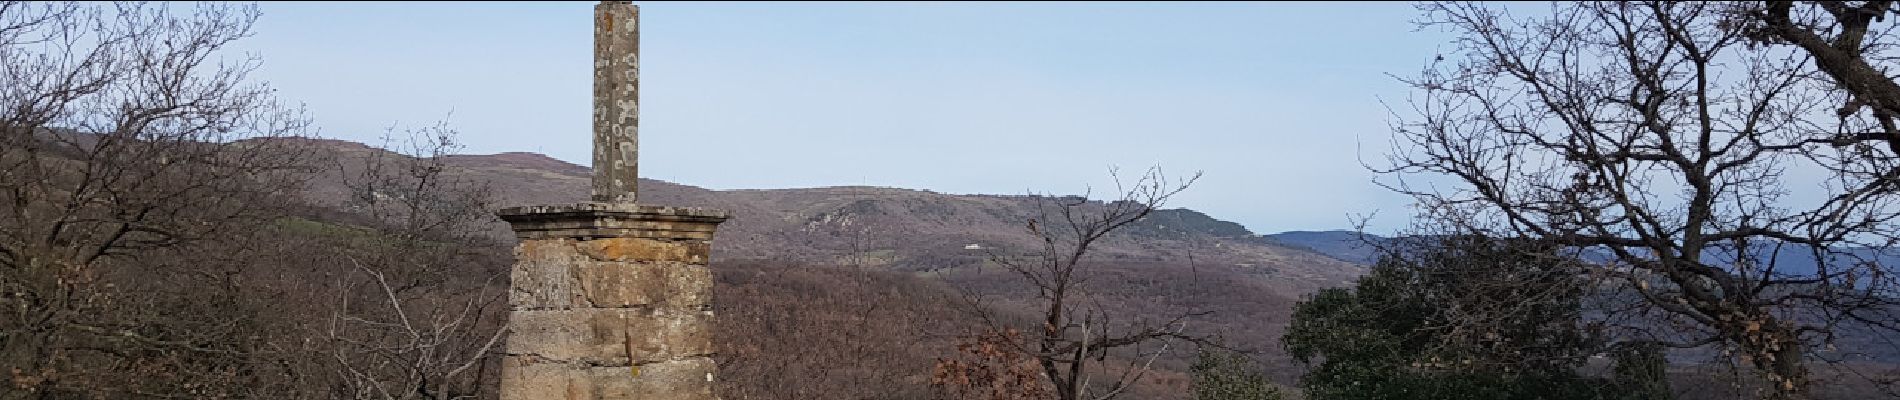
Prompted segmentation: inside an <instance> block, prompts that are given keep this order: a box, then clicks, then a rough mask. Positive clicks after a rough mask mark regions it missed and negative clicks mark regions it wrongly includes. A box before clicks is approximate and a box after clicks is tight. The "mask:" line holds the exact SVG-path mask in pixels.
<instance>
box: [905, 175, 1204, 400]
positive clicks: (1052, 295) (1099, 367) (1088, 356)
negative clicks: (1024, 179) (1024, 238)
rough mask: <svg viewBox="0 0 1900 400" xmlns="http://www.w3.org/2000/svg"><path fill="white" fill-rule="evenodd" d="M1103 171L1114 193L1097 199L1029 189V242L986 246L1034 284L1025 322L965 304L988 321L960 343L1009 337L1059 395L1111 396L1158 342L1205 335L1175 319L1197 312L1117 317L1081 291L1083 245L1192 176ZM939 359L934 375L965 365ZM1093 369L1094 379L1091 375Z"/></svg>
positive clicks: (1134, 375)
mask: <svg viewBox="0 0 1900 400" xmlns="http://www.w3.org/2000/svg"><path fill="white" fill-rule="evenodd" d="M1111 176H1115V178H1116V179H1115V183H1116V191H1117V195H1119V196H1120V197H1119V198H1117V199H1115V200H1112V201H1108V202H1106V203H1104V202H1100V201H1092V200H1089V198H1088V195H1087V194H1084V195H1082V196H1062V197H1056V196H1041V195H1032V196H1031V197H1032V198H1033V199H1034V200H1033V201H1035V202H1036V205H1037V208H1036V209H1037V211H1038V213H1039V215H1037V216H1034V217H1032V218H1029V219H1028V220H1027V221H1025V224H1024V228H1025V229H1026V230H1027V232H1028V233H1029V235H1030V236H1031V237H1033V238H1034V239H1036V240H1035V242H1036V246H1037V247H1036V248H1034V249H1033V250H1031V251H1029V252H1028V253H1027V254H1023V255H1012V254H1003V253H996V252H992V253H991V256H990V260H991V262H992V263H994V264H996V265H998V266H1001V267H1002V268H1003V269H1004V270H1006V271H1008V272H1009V273H1011V274H1013V275H1015V276H1016V277H1018V278H1020V279H1021V280H1023V281H1026V282H1027V283H1029V284H1030V285H1031V286H1032V287H1033V289H1034V290H1035V293H1036V298H1037V299H1038V300H1039V303H1040V304H1037V305H1036V307H1035V310H1036V311H1037V312H1038V315H1037V317H1036V318H1035V319H1036V321H1035V322H1034V323H1033V324H1031V325H1033V326H1029V327H1022V328H1023V329H1018V327H1016V326H1014V325H1017V324H1015V323H1012V322H1011V321H1010V319H1009V318H1003V317H1000V316H997V315H993V313H991V312H990V311H988V309H987V308H985V307H982V306H981V304H980V301H979V300H980V299H974V298H973V299H972V301H971V305H972V307H971V309H972V310H973V311H975V312H977V313H978V314H980V315H981V317H982V318H983V319H984V320H985V321H987V322H988V324H989V326H990V329H989V330H988V331H987V332H986V334H985V335H982V336H980V337H977V338H975V341H974V342H971V343H970V344H969V346H976V347H977V348H981V349H991V350H994V349H995V347H996V346H998V344H999V343H1004V344H1013V345H1011V346H1013V347H1016V348H1014V349H1009V350H1012V351H1017V352H1020V354H1023V355H1027V357H1028V358H1029V359H1032V360H1034V362H1035V365H1036V367H1037V368H1039V369H1040V372H1041V377H1042V379H1046V380H1047V384H1048V385H1049V389H1050V390H1049V392H1050V393H1052V394H1053V395H1054V396H1055V397H1056V398H1058V399H1062V400H1080V399H1090V400H1101V399H1112V398H1115V397H1116V396H1119V395H1122V394H1124V393H1125V392H1126V391H1127V390H1128V389H1129V388H1130V387H1131V385H1133V384H1134V383H1135V382H1136V381H1138V380H1140V379H1141V378H1142V377H1144V376H1145V375H1146V374H1147V372H1148V371H1149V366H1151V365H1152V363H1153V362H1154V361H1155V359H1157V358H1158V357H1160V356H1161V355H1162V354H1164V353H1165V352H1167V351H1168V350H1169V349H1170V346H1172V345H1173V344H1174V343H1175V341H1181V340H1185V341H1191V342H1196V343H1202V344H1211V343H1208V342H1207V341H1206V340H1203V338H1201V337H1198V336H1194V335H1191V334H1189V333H1188V332H1186V323H1185V321H1186V320H1187V319H1189V318H1191V317H1195V316H1199V315H1203V314H1205V313H1201V312H1189V313H1184V314H1181V315H1177V316H1174V317H1172V318H1170V319H1168V320H1165V321H1147V320H1140V321H1124V320H1118V319H1117V318H1118V317H1122V315H1116V314H1115V313H1112V312H1110V311H1109V310H1107V309H1105V308H1103V307H1102V306H1101V304H1099V303H1098V302H1096V301H1094V300H1093V299H1092V296H1090V294H1089V292H1088V288H1087V283H1088V278H1089V276H1090V274H1089V272H1090V268H1089V267H1090V260H1089V249H1090V248H1091V246H1094V245H1095V244H1096V243H1098V242H1100V241H1101V240H1103V239H1104V238H1107V237H1109V235H1110V234H1112V233H1114V232H1115V231H1116V230H1117V229H1120V228H1122V227H1125V226H1128V224H1131V223H1134V222H1135V221H1139V220H1141V219H1142V218H1144V217H1147V216H1148V215H1149V214H1150V213H1153V212H1154V211H1155V210H1157V209H1159V208H1160V207H1161V206H1163V205H1164V204H1166V203H1167V201H1168V199H1170V198H1172V197H1174V195H1176V194H1179V193H1181V191H1183V190H1186V189H1187V188H1188V186H1189V185H1192V184H1193V183H1194V181H1195V180H1197V179H1199V178H1200V174H1199V173H1196V174H1194V175H1193V176H1191V177H1189V178H1188V179H1186V180H1185V181H1173V180H1170V179H1169V178H1168V177H1167V176H1166V175H1164V174H1163V173H1162V171H1161V170H1160V169H1159V168H1152V169H1149V170H1148V171H1147V172H1146V173H1144V174H1143V175H1142V176H1141V177H1139V178H1137V179H1136V180H1135V181H1134V182H1133V183H1132V184H1130V185H1128V186H1123V182H1122V181H1121V178H1120V177H1119V176H1118V175H1115V174H1114V173H1113V171H1111ZM1006 332H1022V333H1021V334H1020V338H1017V336H1012V335H1005V334H1004V333H1006ZM999 335H1001V336H999ZM969 346H966V347H969ZM966 350H967V349H966ZM1111 353H1114V355H1115V356H1116V357H1125V358H1126V359H1127V360H1132V361H1131V362H1130V364H1131V365H1124V366H1119V368H1114V370H1111V369H1109V368H1106V367H1107V366H1109V365H1111V364H1110V363H1107V362H1105V361H1107V359H1108V357H1110V355H1111ZM973 354H977V355H980V356H982V358H986V359H1002V360H1009V359H1011V358H1010V357H1003V356H998V355H997V354H994V351H985V352H977V353H973ZM951 361H954V360H951ZM958 365H965V366H969V367H970V368H979V367H984V366H985V365H984V364H982V363H977V362H971V363H961V364H956V363H952V364H950V365H949V366H950V367H951V369H957V368H955V367H957V366H958ZM943 366H944V365H940V368H939V369H940V371H939V372H938V376H939V377H940V380H942V379H941V377H943V376H957V377H961V376H963V375H967V374H965V373H963V372H966V371H942V369H943V368H942V367H943ZM1006 368H1008V367H1007V366H1006ZM964 369H969V368H964ZM979 375H982V374H979ZM991 375H994V374H991ZM1097 377H1102V378H1103V379H1102V380H1101V381H1096V380H1095V379H1096V378H1097ZM1004 378H1006V377H1004ZM980 380H982V381H985V382H992V383H994V382H1006V381H1009V380H1007V379H1003V380H998V379H980ZM953 381H957V382H962V381H967V379H955V380H953Z"/></svg>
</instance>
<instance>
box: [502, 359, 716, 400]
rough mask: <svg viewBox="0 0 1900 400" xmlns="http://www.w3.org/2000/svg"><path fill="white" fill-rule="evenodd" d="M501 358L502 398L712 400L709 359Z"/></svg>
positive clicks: (712, 366)
mask: <svg viewBox="0 0 1900 400" xmlns="http://www.w3.org/2000/svg"><path fill="white" fill-rule="evenodd" d="M527 360H528V359H527V358H525V357H512V356H511V357H509V358H508V359H507V360H505V361H503V363H504V364H503V367H504V368H502V377H501V382H502V386H501V387H502V389H501V398H503V399H524V400H526V399H533V400H546V399H553V400H581V399H642V400H645V399H653V400H713V399H717V398H718V397H715V396H714V395H713V379H714V376H713V374H714V367H715V365H714V364H713V361H712V359H711V358H706V357H696V358H690V359H685V360H676V361H667V362H659V363H651V364H644V365H638V366H611V367H602V366H588V365H585V364H564V363H533V362H526V361H527Z"/></svg>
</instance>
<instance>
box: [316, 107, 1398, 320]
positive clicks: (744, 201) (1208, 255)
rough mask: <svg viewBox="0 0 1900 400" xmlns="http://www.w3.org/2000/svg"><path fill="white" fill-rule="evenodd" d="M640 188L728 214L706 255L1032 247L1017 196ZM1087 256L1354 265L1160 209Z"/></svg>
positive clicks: (557, 179) (1299, 285) (572, 189)
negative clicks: (730, 213)
mask: <svg viewBox="0 0 1900 400" xmlns="http://www.w3.org/2000/svg"><path fill="white" fill-rule="evenodd" d="M319 144H321V145H322V146H321V147H324V148H327V149H331V150H333V151H336V152H337V154H340V155H344V156H355V157H361V156H365V155H369V154H372V153H370V152H380V151H383V150H378V149H374V148H371V147H368V146H364V145H361V144H356V143H350V142H344V141H335V140H324V141H319ZM384 155H385V156H389V155H392V154H389V153H385V154H384ZM446 161H447V163H448V164H449V165H450V166H451V167H452V170H451V171H450V174H451V175H452V176H457V177H461V178H467V179H470V180H473V181H479V182H487V183H488V184H490V185H491V186H492V188H493V189H494V194H495V195H496V197H497V200H498V203H499V204H497V206H501V207H506V206H515V205H531V204H561V203H574V202H582V201H586V200H587V199H588V195H589V193H588V191H589V188H590V176H589V175H588V174H589V173H590V172H589V171H590V170H589V169H588V168H586V167H582V166H579V165H574V164H572V163H568V162H565V161H561V160H558V159H554V158H552V157H548V156H545V155H541V154H535V153H526V152H511V153H501V154H489V155H455V156H449V157H447V158H446ZM345 173H348V172H347V171H345ZM639 191H640V192H639V201H640V202H641V203H644V204H656V205H673V206H691V207H707V208H716V209H723V210H727V211H730V212H732V213H733V215H734V217H733V218H732V219H731V220H728V221H727V222H726V223H724V224H722V225H721V226H720V228H719V232H718V234H717V237H716V238H715V243H716V245H715V246H714V257H715V258H727V259H767V260H785V261H799V262H808V263H816V264H822V265H860V266H869V267H879V268H893V269H899V270H913V271H930V270H936V269H943V268H957V267H964V266H974V265H980V264H982V263H984V262H985V261H986V260H987V258H988V256H989V254H990V252H992V251H999V252H1012V251H1020V250H1028V249H1031V248H1033V246H1036V242H1035V241H1033V240H1032V238H1031V237H1029V235H1027V234H1026V232H1025V231H1024V229H1023V225H1022V221H1023V220H1024V218H1025V217H1028V216H1031V215H1033V214H1035V204H1036V198H1035V197H1032V196H1025V195H953V194H943V193H937V192H932V191H927V190H913V189H900V188H888V187H869V186H837V187H819V188H802V189H744V190H710V189H705V188H699V187H693V186H688V185H681V184H676V183H671V182H664V181H657V180H652V179H641V180H640V181H639ZM310 192H311V196H314V197H316V198H318V199H321V200H330V201H335V200H341V199H343V198H344V197H342V196H343V195H344V194H345V193H347V191H345V190H344V189H343V187H342V185H341V183H340V179H328V180H319V181H318V182H313V184H312V187H311V189H310ZM493 225H494V228H493V229H494V232H493V233H494V234H496V235H497V236H506V235H507V231H506V226H505V225H504V224H500V223H499V222H497V223H495V224H493ZM1093 256H1094V257H1095V259H1097V260H1099V261H1104V262H1120V263H1156V264H1170V265H1174V264H1179V265H1187V264H1193V265H1203V266H1214V265H1222V266H1233V267H1239V268H1246V269H1247V270H1249V271H1253V273H1255V274H1257V275H1260V276H1262V277H1264V278H1266V279H1265V280H1266V281H1268V282H1270V283H1271V285H1270V286H1272V287H1275V288H1277V289H1276V290H1277V291H1282V294H1285V295H1291V294H1294V293H1304V292H1310V291H1313V290H1317V289H1318V288H1324V287H1334V286H1341V285H1345V284H1348V283H1350V282H1351V281H1352V280H1353V279H1355V278H1356V277H1357V276H1358V275H1359V274H1360V273H1361V272H1362V270H1363V268H1361V267H1360V266H1359V265H1355V264H1353V263H1350V262H1345V261H1341V260H1340V259H1337V258H1335V257H1333V256H1329V255H1327V254H1324V253H1321V252H1316V251H1314V250H1311V249H1307V248H1300V247H1292V246H1288V245H1285V244H1280V243H1274V242H1269V241H1262V240H1260V239H1259V238H1258V236H1257V235H1254V234H1253V232H1251V231H1248V230H1247V229H1246V228H1245V227H1243V226H1241V225H1240V224H1237V223H1234V222H1231V221H1224V220H1220V219H1217V218H1215V217H1213V216H1209V215H1207V214H1205V213H1201V212H1199V211H1194V210H1190V209H1184V208H1176V209H1164V210H1157V211H1156V212H1154V213H1153V214H1151V215H1149V216H1148V217H1147V218H1145V219H1143V220H1141V221H1138V222H1136V223H1135V224H1131V225H1129V226H1127V227H1125V228H1124V229H1123V230H1121V231H1120V232H1118V234H1117V235H1114V236H1112V237H1110V238H1107V239H1105V240H1104V241H1102V242H1100V244H1099V245H1098V246H1096V248H1095V251H1094V252H1093Z"/></svg>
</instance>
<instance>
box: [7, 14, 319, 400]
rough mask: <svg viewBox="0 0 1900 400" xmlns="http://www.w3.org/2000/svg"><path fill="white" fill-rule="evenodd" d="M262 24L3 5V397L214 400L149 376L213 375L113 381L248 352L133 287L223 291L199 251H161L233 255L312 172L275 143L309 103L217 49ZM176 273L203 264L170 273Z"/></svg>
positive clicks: (244, 17) (197, 389)
mask: <svg viewBox="0 0 1900 400" xmlns="http://www.w3.org/2000/svg"><path fill="white" fill-rule="evenodd" d="M257 15H258V14H257V10H256V8H255V7H245V6H233V5H204V6H200V7H196V8H176V9H174V8H173V7H170V6H165V5H147V4H82V3H64V2H60V3H55V2H21V1H5V2H0V310H3V311H0V313H4V315H3V316H0V371H4V372H0V374H7V375H10V376H8V379H7V381H8V382H9V383H8V384H7V385H6V386H7V387H6V388H5V389H0V398H16V397H33V396H50V397H59V395H55V394H58V393H66V394H77V393H95V394H97V393H119V394H121V395H123V394H128V393H129V394H138V395H147V396H184V397H200V396H215V395H216V394H215V393H213V392H216V391H217V390H220V388H219V387H212V386H211V385H203V383H205V382H204V381H199V382H196V383H197V384H195V385H192V384H187V385H174V386H162V385H159V384H156V383H151V382H150V381H161V382H170V381H171V380H170V378H178V379H187V380H189V379H217V378H216V377H212V376H199V377H191V376H177V375H176V374H174V375H169V376H158V375H154V376H150V377H147V378H145V379H143V380H145V381H148V382H135V383H136V384H138V386H137V387H121V386H115V385H113V384H108V383H105V382H106V381H111V382H120V383H124V382H122V381H124V379H121V378H119V376H121V375H126V374H128V373H138V372H135V371H136V368H140V367H139V366H140V365H150V363H154V362H159V361H158V359H157V358H154V357H164V358H166V359H171V360H184V361H183V362H191V360H194V359H199V358H208V357H212V356H213V355H219V354H225V355H228V354H234V353H238V352H241V351H242V350H243V349H242V348H240V347H237V346H238V345H237V344H236V343H238V342H240V341H241V340H231V341H224V340H223V339H228V338H227V337H224V336H219V334H214V333H213V332H210V331H205V330H201V329H222V328H218V327H217V326H216V325H219V324H225V325H229V324H231V323H232V322H233V320H230V319H223V320H219V321H207V323H208V324H209V325H204V326H184V325H183V324H182V323H181V322H180V321H187V320H194V319H203V318H199V317H202V316H199V315H189V314H181V313H187V312H188V311H185V310H181V309H178V308H177V307H173V306H170V305H169V304H170V302H173V301H174V300H178V298H174V297H162V296H161V297H153V296H143V295H137V294H127V293H128V292H129V291H135V290H146V289H152V290H173V289H175V288H162V287H154V286H156V285H153V284H148V283H149V282H152V281H155V279H146V278H153V277H159V278H167V279H174V278H175V279H181V280H182V279H200V280H197V281H194V282H202V283H206V285H205V287H204V288H202V291H213V290H214V289H217V288H219V287H221V286H219V284H218V282H220V281H219V280H218V279H223V278H222V277H220V276H219V273H217V272H214V271H213V270H212V269H211V268H210V265H211V264H212V262H211V261H209V258H200V259H199V260H200V261H204V264H205V265H191V264H192V263H190V262H165V261H161V260H165V259H167V258H165V257H158V256H159V255H166V254H170V255H173V256H176V255H179V254H189V253H190V252H192V251H193V250H192V249H197V247H196V246H199V245H202V244H207V243H218V242H226V244H229V243H230V242H232V241H230V240H226V239H230V238H232V237H233V236H234V235H236V234H238V232H240V231H242V230H245V229H249V228H251V227H254V226H257V225H260V222H261V221H264V220H266V219H267V218H269V216H271V215H274V208H275V207H276V205H279V204H283V203H285V201H283V200H282V198H281V197H280V193H284V192H287V191H289V190H291V189H293V188H295V187H296V186H297V184H298V183H299V179H300V178H301V177H302V176H304V175H306V174H307V172H308V168H306V167H307V166H308V165H310V164H309V163H308V160H306V159H305V158H304V156H306V155H307V152H304V151H302V150H300V149H301V147H300V142H299V141H295V140H281V139H283V138H292V137H299V136H302V135H304V133H305V132H306V131H307V129H306V128H307V126H308V123H309V120H308V119H307V118H306V117H305V116H304V114H303V112H302V110H300V109H298V108H295V107H290V106H286V105H284V104H281V103H279V102H278V101H277V100H276V98H275V97H274V95H273V92H274V90H273V89H271V88H269V87H268V86H264V85H262V84H258V83H255V82H253V81H252V80H251V79H249V74H250V72H251V71H253V70H254V69H255V68H256V67H257V65H258V63H257V60H256V59H250V58H235V59H233V58H228V56H229V54H227V53H226V52H223V51H221V50H222V49H223V48H225V47H226V46H227V45H229V44H231V43H232V42H233V41H236V40H239V39H241V38H244V37H246V36H249V35H250V33H251V24H252V22H254V21H255V20H256V18H257ZM221 246H222V245H221ZM169 259H170V260H173V261H177V260H178V259H179V258H178V257H170V258H169ZM184 266H192V267H202V268H196V269H169V268H183V267H184ZM114 279H117V280H118V281H117V283H118V284H117V285H114V284H113V283H114V281H113V280H114ZM108 366H110V367H108ZM207 368H213V369H217V368H221V367H220V366H215V365H214V366H207ZM223 371H225V372H228V371H229V370H223ZM201 372H202V371H201ZM218 373H224V372H218ZM177 374H186V375H189V374H192V372H191V371H179V372H177ZM209 375H215V374H209ZM108 397H110V396H108Z"/></svg>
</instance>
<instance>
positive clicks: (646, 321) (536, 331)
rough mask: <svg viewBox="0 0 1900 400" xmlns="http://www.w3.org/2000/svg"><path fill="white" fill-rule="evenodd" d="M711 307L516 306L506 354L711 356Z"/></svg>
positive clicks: (592, 359)
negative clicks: (569, 307) (680, 309)
mask: <svg viewBox="0 0 1900 400" xmlns="http://www.w3.org/2000/svg"><path fill="white" fill-rule="evenodd" d="M711 319H712V316H711V312H709V311H672V310H645V309H630V308H597V309H574V310H530V311H515V312H514V313H512V314H511V315H510V320H509V330H510V331H509V335H508V343H507V349H508V350H507V351H508V354H512V355H523V356H532V357H538V358H542V359H547V360H552V361H556V362H579V363H587V364H591V365H629V364H641V363H652V362H660V361H669V360H677V359H683V358H690V357H699V356H706V355H710V354H712V352H713V348H712V339H711V338H712V332H711V329H712V320H711Z"/></svg>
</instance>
